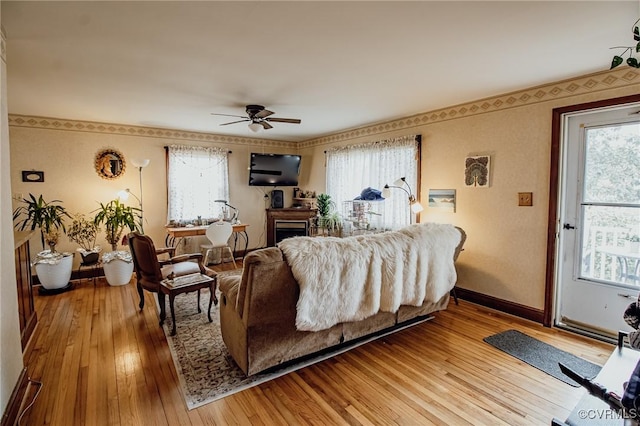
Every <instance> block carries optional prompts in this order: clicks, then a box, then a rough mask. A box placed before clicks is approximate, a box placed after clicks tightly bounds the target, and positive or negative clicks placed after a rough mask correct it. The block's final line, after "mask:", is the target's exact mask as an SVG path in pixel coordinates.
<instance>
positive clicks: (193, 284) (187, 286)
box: [160, 273, 218, 336]
mask: <svg viewBox="0 0 640 426" xmlns="http://www.w3.org/2000/svg"><path fill="white" fill-rule="evenodd" d="M217 284H218V279H217V274H216V275H214V276H213V277H209V276H207V275H203V274H201V273H195V274H189V275H182V276H180V277H176V278H174V279H173V280H169V279H166V280H162V281H161V282H160V291H161V292H162V293H163V294H166V295H168V296H169V308H170V309H171V321H173V329H172V330H171V335H172V336H175V334H176V313H175V311H174V308H173V300H174V299H175V298H176V296H177V295H178V294H182V293H189V292H192V291H196V290H197V291H198V313H200V312H202V310H201V309H200V289H202V288H207V287H208V288H209V293H210V295H209V310H208V311H207V316H208V318H209V322H212V321H213V320H212V319H211V305H213V304H216V305H217V304H218V298H217V297H216V286H217ZM160 308H161V312H160V325H162V324H163V323H164V318H165V315H164V306H161V307H160Z"/></svg>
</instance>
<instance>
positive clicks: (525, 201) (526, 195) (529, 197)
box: [518, 192, 533, 206]
mask: <svg viewBox="0 0 640 426" xmlns="http://www.w3.org/2000/svg"><path fill="white" fill-rule="evenodd" d="M518 205H519V206H533V192H518Z"/></svg>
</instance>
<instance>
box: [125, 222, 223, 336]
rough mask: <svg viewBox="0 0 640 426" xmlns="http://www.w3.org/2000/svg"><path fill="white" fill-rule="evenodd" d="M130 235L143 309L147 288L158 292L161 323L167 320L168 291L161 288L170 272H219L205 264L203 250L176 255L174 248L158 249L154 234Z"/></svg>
mask: <svg viewBox="0 0 640 426" xmlns="http://www.w3.org/2000/svg"><path fill="white" fill-rule="evenodd" d="M127 238H128V240H129V248H130V249H131V256H132V257H133V263H134V266H135V272H136V281H137V286H138V294H139V295H140V310H141V311H142V308H144V291H143V290H147V291H150V292H152V293H158V302H159V304H160V325H162V324H163V323H164V320H165V318H166V308H165V295H164V293H163V292H161V291H160V282H161V281H162V280H164V279H165V278H167V277H169V276H171V277H178V276H181V275H187V274H194V273H198V272H199V273H201V274H204V275H207V276H214V275H215V272H214V271H212V270H211V269H209V268H207V267H205V266H204V265H203V263H202V254H201V253H193V254H183V255H180V256H174V254H175V249H174V248H171V247H167V248H159V249H156V248H155V246H154V244H153V241H152V240H151V238H149V237H148V236H146V235H142V234H140V233H138V232H132V233H130V234H129V235H128V236H127ZM164 253H166V254H168V255H169V256H171V257H169V258H168V259H166V260H160V259H159V258H158V255H160V254H164ZM214 297H215V296H214ZM198 300H200V290H198ZM216 302H217V301H216Z"/></svg>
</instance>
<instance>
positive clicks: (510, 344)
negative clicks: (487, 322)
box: [484, 330, 602, 387]
mask: <svg viewBox="0 0 640 426" xmlns="http://www.w3.org/2000/svg"><path fill="white" fill-rule="evenodd" d="M484 341H485V342H487V343H488V344H490V345H491V346H494V347H496V348H498V349H500V350H501V351H503V352H506V353H508V354H509V355H511V356H514V357H516V358H518V359H519V360H521V361H524V362H526V363H527V364H529V365H531V366H533V367H536V368H537V369H539V370H542V371H544V372H545V373H547V374H549V375H551V376H553V377H555V378H556V379H559V380H562V381H563V382H565V383H567V384H569V385H571V386H574V387H579V386H580V385H579V384H578V383H576V382H574V381H573V380H571V379H570V378H569V377H567V376H566V375H565V374H564V373H563V372H562V371H560V367H558V363H559V362H561V363H562V364H564V365H566V366H567V367H569V368H570V369H571V370H573V371H575V372H576V373H578V374H579V375H581V376H583V377H587V378H589V379H592V378H594V377H595V376H596V375H597V374H598V373H599V372H600V369H601V368H602V367H600V366H599V365H596V364H594V363H592V362H589V361H587V360H584V359H582V358H579V357H577V356H575V355H572V354H570V353H569V352H565V351H563V350H560V349H558V348H556V347H554V346H551V345H549V344H547V343H544V342H541V341H540V340H538V339H534V338H533V337H531V336H528V335H526V334H524V333H521V332H519V331H518V330H507V331H503V332H502V333H498V334H494V335H493V336H489V337H485V338H484Z"/></svg>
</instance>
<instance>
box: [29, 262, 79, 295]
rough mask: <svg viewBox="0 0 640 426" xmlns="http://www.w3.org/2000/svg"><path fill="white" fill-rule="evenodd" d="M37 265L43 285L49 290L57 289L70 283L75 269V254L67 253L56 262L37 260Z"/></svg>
mask: <svg viewBox="0 0 640 426" xmlns="http://www.w3.org/2000/svg"><path fill="white" fill-rule="evenodd" d="M35 267H36V274H38V280H39V281H40V284H42V287H44V288H45V289H47V290H57V289H60V288H63V287H66V286H67V284H69V280H70V279H71V270H72V269H73V256H72V255H71V254H65V255H64V256H62V257H61V258H60V259H59V260H58V261H56V262H55V263H53V262H52V263H48V262H37V263H36V265H35Z"/></svg>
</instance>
